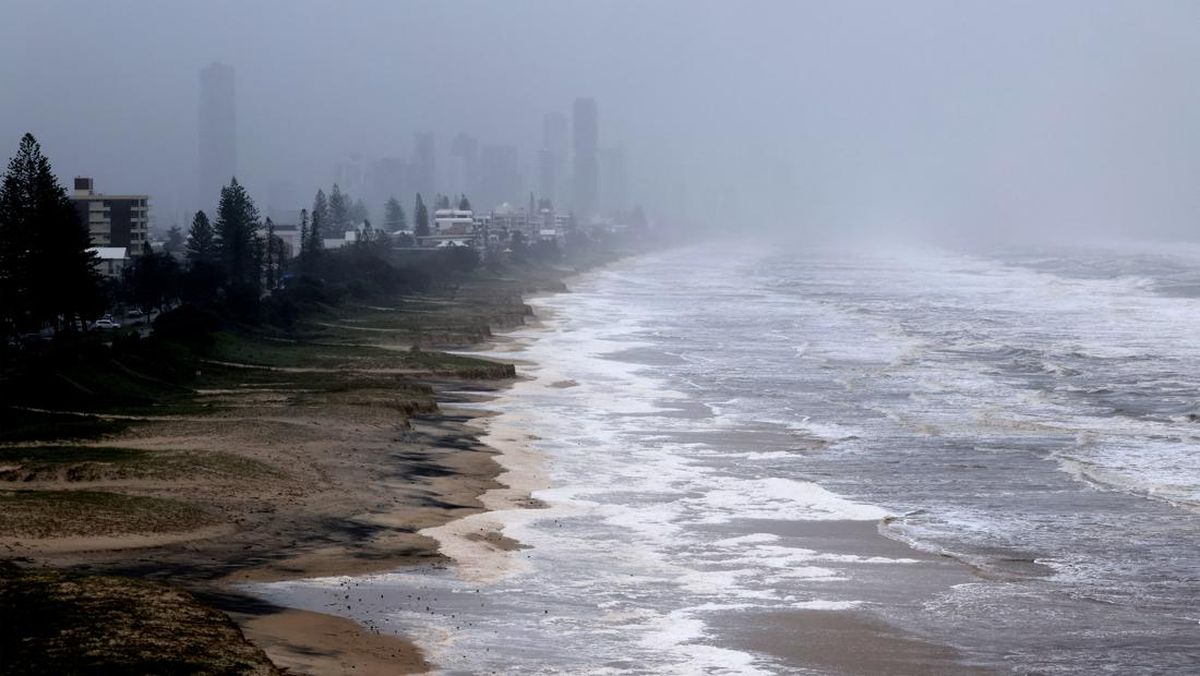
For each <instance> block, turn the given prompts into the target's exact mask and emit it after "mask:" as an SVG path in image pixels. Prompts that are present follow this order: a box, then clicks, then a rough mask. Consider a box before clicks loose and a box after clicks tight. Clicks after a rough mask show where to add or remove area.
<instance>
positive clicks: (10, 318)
mask: <svg viewBox="0 0 1200 676" xmlns="http://www.w3.org/2000/svg"><path fill="white" fill-rule="evenodd" d="M90 249H91V238H90V236H89V233H88V229H87V226H86V225H85V224H84V223H83V221H82V219H80V217H79V215H78V213H77V212H76V211H75V207H74V205H73V204H71V200H70V199H69V198H68V197H67V191H66V190H65V189H64V188H63V187H62V186H61V185H60V184H59V182H58V179H57V178H55V177H54V172H53V171H52V170H51V168H50V161H49V160H48V159H46V157H45V156H44V155H42V150H41V146H39V145H38V142H37V139H35V138H34V137H33V135H32V134H25V136H24V137H22V138H21V145H20V147H19V148H18V150H17V154H16V155H15V156H14V157H13V158H12V160H10V161H9V164H8V170H7V172H5V174H4V178H3V182H2V183H0V333H9V332H11V331H13V330H15V329H18V328H21V327H25V326H29V327H33V326H39V325H41V324H42V323H44V322H46V321H50V322H51V323H52V324H53V325H54V326H55V327H56V328H58V327H59V326H60V320H67V321H68V326H70V325H73V324H74V322H72V321H70V320H72V319H75V318H80V319H82V318H84V317H86V316H87V315H88V314H91V313H94V312H96V311H98V310H99V309H100V308H101V307H103V296H102V295H101V292H100V288H101V287H100V275H99V273H98V272H97V271H96V264H97V262H98V261H97V258H96V254H95V252H93V251H91V250H90ZM2 344H3V343H2V342H0V345H2Z"/></svg>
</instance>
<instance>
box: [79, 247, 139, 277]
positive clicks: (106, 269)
mask: <svg viewBox="0 0 1200 676" xmlns="http://www.w3.org/2000/svg"><path fill="white" fill-rule="evenodd" d="M88 251H91V252H92V253H94V254H96V258H99V259H100V263H99V265H97V266H96V270H97V271H99V272H100V274H102V275H104V276H105V277H109V278H114V279H120V278H121V275H123V274H124V273H125V266H126V265H128V264H129V253H128V250H127V249H125V248H123V247H119V246H94V247H92V248H90V249H88Z"/></svg>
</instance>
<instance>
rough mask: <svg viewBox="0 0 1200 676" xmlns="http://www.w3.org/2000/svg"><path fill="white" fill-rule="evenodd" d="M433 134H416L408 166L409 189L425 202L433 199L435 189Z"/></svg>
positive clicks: (435, 170)
mask: <svg viewBox="0 0 1200 676" xmlns="http://www.w3.org/2000/svg"><path fill="white" fill-rule="evenodd" d="M434 150H435V149H434V145H433V132H431V131H427V132H422V133H420V134H417V135H416V136H415V137H414V138H413V158H412V162H411V166H410V170H411V172H412V176H411V177H410V183H411V189H412V190H413V191H414V192H419V193H421V194H422V195H424V196H425V199H426V200H431V199H433V193H434V190H435V189H436V188H437V165H436V163H435V157H436V153H435V152H434Z"/></svg>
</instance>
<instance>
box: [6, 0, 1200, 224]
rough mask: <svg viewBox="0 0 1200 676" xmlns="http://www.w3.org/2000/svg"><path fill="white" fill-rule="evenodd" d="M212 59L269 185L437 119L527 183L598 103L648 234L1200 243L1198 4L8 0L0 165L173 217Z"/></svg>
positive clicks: (254, 170)
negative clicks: (508, 154) (1036, 235)
mask: <svg viewBox="0 0 1200 676" xmlns="http://www.w3.org/2000/svg"><path fill="white" fill-rule="evenodd" d="M212 61H221V62H224V63H228V64H232V65H233V66H234V67H235V68H236V69H237V91H238V100H237V108H238V116H239V120H238V122H239V129H238V156H239V158H238V164H239V167H238V173H239V177H240V178H242V180H243V182H244V183H246V184H247V185H248V186H250V188H251V189H252V191H255V192H256V193H261V192H262V191H263V190H265V187H266V185H267V184H268V183H269V182H270V181H274V180H281V179H283V180H291V181H293V182H294V183H295V184H296V185H297V187H298V189H299V190H300V192H302V193H303V194H305V195H308V194H311V192H312V191H313V190H315V188H316V187H317V185H319V184H326V183H327V182H328V181H329V180H330V178H331V176H332V170H333V165H334V164H335V163H336V162H337V161H338V160H339V159H341V158H343V157H345V156H346V154H348V153H351V152H360V153H365V154H367V155H369V156H376V157H378V156H388V155H400V156H407V155H408V154H409V153H410V149H411V143H412V135H413V133H414V132H416V131H421V130H426V129H428V130H433V131H435V132H436V133H437V138H438V145H439V146H440V148H439V152H441V150H442V149H444V148H446V147H447V146H448V144H449V140H450V138H451V136H452V135H453V134H454V133H455V132H458V131H466V132H468V133H472V134H475V135H477V136H479V137H480V138H481V140H482V141H483V142H488V143H500V142H503V143H514V144H517V145H518V146H519V147H520V153H521V157H522V162H523V164H525V165H526V166H525V171H526V172H527V173H531V172H530V169H531V167H529V164H528V163H529V162H531V161H532V159H533V154H534V152H535V151H536V150H537V148H538V146H539V145H540V128H541V119H542V115H543V114H544V113H546V112H548V111H552V110H558V111H562V112H566V113H569V112H570V106H571V102H572V100H573V99H574V98H575V97H577V96H594V97H595V98H596V99H597V100H598V102H599V106H600V136H601V145H611V144H618V143H619V144H621V145H623V146H624V147H625V148H626V151H627V153H628V155H629V162H630V177H631V181H632V183H633V185H632V192H633V193H634V195H635V197H636V198H638V199H639V200H641V201H643V202H645V203H646V204H647V206H648V208H650V209H651V210H652V212H653V213H655V214H657V215H658V216H659V217H660V218H663V219H667V218H670V219H673V220H704V219H707V220H711V221H721V222H726V221H728V222H730V223H731V227H736V228H740V229H745V230H748V231H752V230H754V229H756V228H760V227H765V226H767V225H769V226H770V227H772V228H781V229H806V228H807V229H830V230H867V231H869V230H876V229H882V230H888V229H894V230H907V229H931V230H943V231H946V230H949V231H994V230H1006V231H1018V230H1021V231H1030V232H1037V231H1048V230H1070V231H1096V232H1112V231H1120V232H1129V233H1135V232H1156V233H1190V232H1200V65H1198V64H1200V2H1196V1H1194V0H1188V1H1181V2H1171V1H1168V0H1154V1H1153V2H1133V1H1125V2H1099V1H1095V0H1086V1H1085V0H1080V1H1078V2H1072V1H1059V2H1048V1H1038V2H971V1H965V0H953V1H946V2H897V1H894V0H893V1H880V2H853V1H846V0H837V1H836V2H833V1H830V2H821V3H817V2H801V1H799V0H782V1H779V2H765V1H764V2H742V1H739V2H732V1H729V2H707V1H697V0H672V1H660V2H653V1H650V2H647V1H644V0H639V1H629V2H571V1H563V0H545V1H540V0H539V1H523V0H504V1H502V2H497V1H479V2H454V1H449V0H445V1H440V2H398V1H394V0H392V1H383V0H380V1H364V0H358V1H355V2H337V3H334V2H307V1H301V0H278V1H275V2H219V1H208V2H182V1H181V2H163V1H158V0H155V1H151V0H146V1H133V0H129V1H122V0H108V1H106V2H102V3H100V2H82V1H79V2H59V1H54V0H36V1H25V0H3V2H0V97H3V98H2V100H0V154H3V155H4V156H6V157H7V156H9V155H11V154H12V152H13V151H14V150H15V148H16V145H17V142H18V140H19V137H20V134H22V133H23V132H25V131H32V132H33V133H34V134H35V135H36V136H37V137H38V138H39V140H40V141H41V142H42V144H43V147H44V149H45V150H46V152H47V153H48V154H49V155H50V158H51V160H52V161H53V163H54V166H55V169H56V170H57V171H58V172H59V174H60V175H61V176H63V178H69V177H71V176H73V175H75V174H85V175H92V176H94V177H95V178H96V182H97V189H98V190H102V191H107V192H148V193H150V194H151V196H152V199H153V203H154V204H155V205H156V207H159V212H158V214H157V216H158V220H159V222H160V223H162V221H164V220H168V221H170V220H174V219H175V218H176V213H177V211H178V210H182V209H184V208H187V207H189V206H190V204H189V200H190V198H191V196H192V193H193V192H194V186H195V184H196V178H195V171H196V104H197V96H198V92H197V89H198V84H197V82H198V71H199V69H200V68H201V67H203V66H204V65H206V64H208V63H210V62H212ZM372 206H373V207H374V206H375V205H372ZM167 224H169V223H167Z"/></svg>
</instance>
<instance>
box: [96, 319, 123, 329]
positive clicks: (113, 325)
mask: <svg viewBox="0 0 1200 676" xmlns="http://www.w3.org/2000/svg"><path fill="white" fill-rule="evenodd" d="M92 326H95V327H96V328H98V329H119V328H121V324H120V322H117V321H114V320H113V319H112V317H103V318H101V319H97V320H96V323H95V324H93V325H92Z"/></svg>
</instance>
